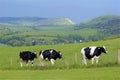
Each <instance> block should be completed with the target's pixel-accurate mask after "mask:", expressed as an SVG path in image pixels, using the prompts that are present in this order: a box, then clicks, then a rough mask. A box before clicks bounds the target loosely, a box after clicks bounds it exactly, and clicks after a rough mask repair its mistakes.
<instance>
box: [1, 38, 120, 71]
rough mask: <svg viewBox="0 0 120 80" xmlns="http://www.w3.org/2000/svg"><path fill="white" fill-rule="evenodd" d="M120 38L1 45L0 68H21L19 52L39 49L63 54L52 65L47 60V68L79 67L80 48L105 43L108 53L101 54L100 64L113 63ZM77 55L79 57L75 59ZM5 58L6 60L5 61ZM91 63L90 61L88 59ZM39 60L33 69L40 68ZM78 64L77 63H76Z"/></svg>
mask: <svg viewBox="0 0 120 80" xmlns="http://www.w3.org/2000/svg"><path fill="white" fill-rule="evenodd" d="M119 43H120V38H117V39H113V40H104V41H98V42H89V43H80V44H66V45H43V46H33V47H32V46H31V47H5V46H4V47H3V46H1V47H0V51H1V52H0V56H2V57H1V58H0V69H21V68H20V66H19V52H20V51H24V50H30V51H37V53H39V51H40V50H43V49H50V48H53V49H56V50H60V51H61V52H62V54H63V59H62V60H57V61H56V65H55V66H54V67H52V66H51V65H50V64H49V62H46V69H49V68H51V69H59V68H60V69H64V68H79V67H83V66H82V65H81V55H80V49H81V48H82V47H86V46H91V45H95V46H102V45H105V46H106V47H107V50H108V54H107V55H105V54H103V55H101V57H100V63H99V64H98V66H105V65H106V66H107V65H113V64H115V63H116V62H117V51H118V48H120V45H119ZM75 56H77V58H76V59H75ZM3 60H4V61H3ZM88 63H89V64H90V61H88ZM38 64H39V61H38V59H35V66H34V68H33V69H39V68H38ZM75 64H76V65H75ZM30 69H31V68H30Z"/></svg>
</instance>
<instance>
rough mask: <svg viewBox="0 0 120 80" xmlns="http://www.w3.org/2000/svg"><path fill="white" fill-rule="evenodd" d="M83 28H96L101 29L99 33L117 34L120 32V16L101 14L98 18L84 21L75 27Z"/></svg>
mask: <svg viewBox="0 0 120 80" xmlns="http://www.w3.org/2000/svg"><path fill="white" fill-rule="evenodd" d="M83 28H96V29H98V30H99V33H103V34H107V35H117V34H120V16H116V15H104V16H99V17H97V18H94V19H91V20H88V21H85V22H82V23H80V24H79V25H77V26H76V27H75V29H76V30H80V29H83Z"/></svg>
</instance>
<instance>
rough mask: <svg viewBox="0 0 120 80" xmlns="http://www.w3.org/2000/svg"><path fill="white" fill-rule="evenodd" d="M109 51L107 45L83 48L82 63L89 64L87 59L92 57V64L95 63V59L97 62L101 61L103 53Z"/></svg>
mask: <svg viewBox="0 0 120 80" xmlns="http://www.w3.org/2000/svg"><path fill="white" fill-rule="evenodd" d="M102 52H103V53H107V51H106V48H105V46H103V47H97V46H90V47H85V48H82V49H81V54H82V64H87V62H86V58H87V59H92V64H93V63H94V59H95V60H96V63H98V61H99V57H100V55H101V53H102Z"/></svg>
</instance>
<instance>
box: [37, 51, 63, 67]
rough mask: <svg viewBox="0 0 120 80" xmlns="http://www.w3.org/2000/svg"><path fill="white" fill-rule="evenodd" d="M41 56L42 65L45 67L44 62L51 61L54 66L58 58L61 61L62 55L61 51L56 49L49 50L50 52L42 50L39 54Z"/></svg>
mask: <svg viewBox="0 0 120 80" xmlns="http://www.w3.org/2000/svg"><path fill="white" fill-rule="evenodd" d="M39 56H40V65H41V66H44V63H43V60H46V61H47V60H49V61H50V62H51V64H52V65H54V63H55V60H56V59H57V58H59V59H61V58H62V55H61V53H60V51H56V50H54V49H48V50H41V51H40V53H39Z"/></svg>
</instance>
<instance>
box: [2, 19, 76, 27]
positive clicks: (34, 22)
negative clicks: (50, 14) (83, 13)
mask: <svg viewBox="0 0 120 80" xmlns="http://www.w3.org/2000/svg"><path fill="white" fill-rule="evenodd" d="M72 24H74V22H72V21H71V20H70V19H68V18H51V19H50V18H39V17H0V25H17V26H40V25H72Z"/></svg>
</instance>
